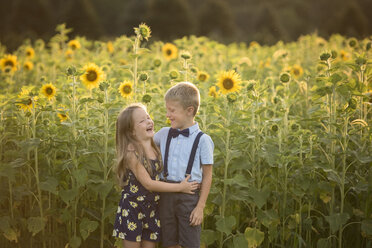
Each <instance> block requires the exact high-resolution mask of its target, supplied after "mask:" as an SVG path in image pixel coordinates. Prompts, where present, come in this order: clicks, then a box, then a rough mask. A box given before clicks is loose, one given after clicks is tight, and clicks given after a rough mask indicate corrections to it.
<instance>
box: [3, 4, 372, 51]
mask: <svg viewBox="0 0 372 248" xmlns="http://www.w3.org/2000/svg"><path fill="white" fill-rule="evenodd" d="M0 4H1V5H0V6H1V9H0V42H1V43H2V44H3V45H5V46H6V47H7V49H8V50H10V51H11V50H14V49H16V48H17V47H18V46H19V45H20V44H21V43H22V42H23V40H24V39H27V38H29V39H31V40H35V39H37V38H42V39H44V40H48V39H50V37H51V36H53V35H54V34H55V27H56V26H57V25H58V24H60V23H66V24H67V27H70V28H73V34H72V35H73V36H76V35H79V36H85V37H87V38H88V39H102V40H107V39H110V38H112V37H117V36H120V35H123V34H125V35H132V34H133V30H132V27H134V26H138V24H140V23H141V22H146V23H147V24H148V25H149V26H150V27H151V28H152V30H153V32H152V35H153V39H161V40H164V41H167V40H173V39H175V38H180V37H182V36H185V35H191V34H195V35H198V36H201V35H203V36H208V37H210V38H212V39H216V40H218V41H220V42H224V43H228V42H232V41H235V42H240V41H243V42H250V41H253V40H254V41H257V42H259V43H261V44H268V45H270V44H273V43H275V42H277V41H278V40H283V41H285V42H288V41H292V40H296V39H297V38H298V37H299V36H300V35H303V34H308V33H314V32H315V33H317V34H318V35H320V36H323V37H325V38H328V37H329V36H330V35H331V34H332V33H339V34H342V35H345V36H354V37H357V38H363V37H366V36H368V35H371V34H372V25H371V23H372V15H371V14H370V13H369V11H370V10H371V9H372V1H371V0H327V1H324V0H12V1H9V0H0Z"/></svg>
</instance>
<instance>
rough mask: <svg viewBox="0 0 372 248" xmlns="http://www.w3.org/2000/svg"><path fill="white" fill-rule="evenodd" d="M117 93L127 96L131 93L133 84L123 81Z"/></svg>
mask: <svg viewBox="0 0 372 248" xmlns="http://www.w3.org/2000/svg"><path fill="white" fill-rule="evenodd" d="M119 93H120V94H121V95H122V97H128V96H130V95H132V93H133V84H132V83H131V82H129V81H124V82H122V83H121V84H120V86H119Z"/></svg>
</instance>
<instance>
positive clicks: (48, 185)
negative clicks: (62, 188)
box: [40, 177, 58, 195]
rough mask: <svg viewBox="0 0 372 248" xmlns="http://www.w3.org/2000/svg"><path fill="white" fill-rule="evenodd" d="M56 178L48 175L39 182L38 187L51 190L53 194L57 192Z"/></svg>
mask: <svg viewBox="0 0 372 248" xmlns="http://www.w3.org/2000/svg"><path fill="white" fill-rule="evenodd" d="M57 186H58V180H57V179H55V178H54V177H48V179H47V180H46V181H45V182H41V183H40V189H41V190H44V191H48V192H51V193H53V194H55V195H56V194H58V192H57Z"/></svg>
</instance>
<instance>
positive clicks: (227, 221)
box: [216, 216, 236, 235]
mask: <svg viewBox="0 0 372 248" xmlns="http://www.w3.org/2000/svg"><path fill="white" fill-rule="evenodd" d="M216 218H217V221H216V229H217V230H218V231H220V232H224V233H226V235H229V234H230V233H231V232H232V229H233V227H234V226H235V224H236V220H235V217H234V216H228V217H225V218H221V216H216Z"/></svg>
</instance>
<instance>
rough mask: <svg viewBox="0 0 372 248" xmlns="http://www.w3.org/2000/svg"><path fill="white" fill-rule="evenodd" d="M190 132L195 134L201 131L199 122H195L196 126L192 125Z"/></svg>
mask: <svg viewBox="0 0 372 248" xmlns="http://www.w3.org/2000/svg"><path fill="white" fill-rule="evenodd" d="M189 130H190V134H193V133H194V132H196V131H199V130H200V129H199V124H198V123H197V122H195V124H194V125H192V126H191V127H189Z"/></svg>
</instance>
